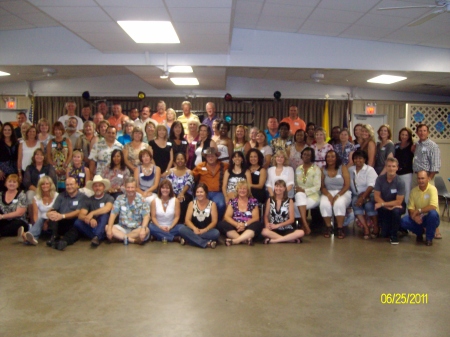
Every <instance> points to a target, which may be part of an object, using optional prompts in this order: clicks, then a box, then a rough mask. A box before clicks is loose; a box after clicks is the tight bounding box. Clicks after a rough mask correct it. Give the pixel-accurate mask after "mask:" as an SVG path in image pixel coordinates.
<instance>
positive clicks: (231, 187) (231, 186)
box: [227, 171, 247, 193]
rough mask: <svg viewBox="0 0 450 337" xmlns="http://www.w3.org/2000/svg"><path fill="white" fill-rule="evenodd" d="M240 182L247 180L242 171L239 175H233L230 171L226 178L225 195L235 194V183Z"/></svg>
mask: <svg viewBox="0 0 450 337" xmlns="http://www.w3.org/2000/svg"><path fill="white" fill-rule="evenodd" d="M242 180H247V177H246V176H245V172H244V171H242V172H241V173H234V172H233V171H231V173H230V176H229V177H228V184H227V193H228V192H235V191H236V185H237V183H238V182H239V181H242Z"/></svg>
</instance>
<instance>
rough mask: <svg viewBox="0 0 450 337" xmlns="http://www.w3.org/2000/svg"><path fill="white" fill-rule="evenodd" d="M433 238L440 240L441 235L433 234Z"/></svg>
mask: <svg viewBox="0 0 450 337" xmlns="http://www.w3.org/2000/svg"><path fill="white" fill-rule="evenodd" d="M434 238H435V239H442V234H441V233H436V234H434Z"/></svg>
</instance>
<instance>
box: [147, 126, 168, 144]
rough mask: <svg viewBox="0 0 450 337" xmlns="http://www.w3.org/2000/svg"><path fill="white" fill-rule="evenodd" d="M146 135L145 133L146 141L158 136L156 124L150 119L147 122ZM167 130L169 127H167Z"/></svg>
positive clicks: (148, 141)
mask: <svg viewBox="0 0 450 337" xmlns="http://www.w3.org/2000/svg"><path fill="white" fill-rule="evenodd" d="M144 131H145V135H144V142H146V143H150V142H151V141H152V140H154V139H155V137H156V125H155V123H153V122H152V121H148V122H147V123H146V124H145V129H144ZM166 131H167V129H166Z"/></svg>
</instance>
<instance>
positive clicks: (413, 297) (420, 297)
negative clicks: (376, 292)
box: [380, 293, 428, 304]
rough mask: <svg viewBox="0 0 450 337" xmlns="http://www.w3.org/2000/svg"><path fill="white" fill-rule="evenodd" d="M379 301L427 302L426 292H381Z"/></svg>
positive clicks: (393, 302)
mask: <svg viewBox="0 0 450 337" xmlns="http://www.w3.org/2000/svg"><path fill="white" fill-rule="evenodd" d="M380 301H381V304H428V294H419V293H417V294H410V293H387V294H384V293H383V294H381V297H380Z"/></svg>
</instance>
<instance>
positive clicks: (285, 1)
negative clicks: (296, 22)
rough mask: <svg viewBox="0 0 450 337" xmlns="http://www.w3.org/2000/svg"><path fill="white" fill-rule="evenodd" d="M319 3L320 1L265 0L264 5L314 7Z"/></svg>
mask: <svg viewBox="0 0 450 337" xmlns="http://www.w3.org/2000/svg"><path fill="white" fill-rule="evenodd" d="M320 1H321V0H266V3H275V4H280V5H296V6H307V7H316V6H317V5H318V4H319V3H320Z"/></svg>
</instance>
